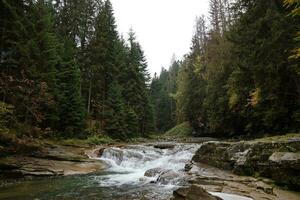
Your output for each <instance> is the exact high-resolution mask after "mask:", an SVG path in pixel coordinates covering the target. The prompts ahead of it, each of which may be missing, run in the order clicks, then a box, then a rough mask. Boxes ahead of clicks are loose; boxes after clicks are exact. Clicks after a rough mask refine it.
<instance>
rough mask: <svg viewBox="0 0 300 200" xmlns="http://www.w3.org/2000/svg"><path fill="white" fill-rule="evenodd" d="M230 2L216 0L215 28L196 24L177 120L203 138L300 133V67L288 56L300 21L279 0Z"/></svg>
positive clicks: (181, 74)
mask: <svg viewBox="0 0 300 200" xmlns="http://www.w3.org/2000/svg"><path fill="white" fill-rule="evenodd" d="M287 2H290V1H287ZM291 2H293V3H292V4H293V5H294V6H295V5H296V4H294V3H295V2H294V1H291ZM226 3H227V1H214V0H212V1H210V23H211V27H212V28H211V29H209V30H207V28H206V26H205V21H204V19H203V18H199V19H198V20H197V23H196V30H195V35H194V37H193V40H192V48H191V52H190V53H189V54H188V56H186V57H185V58H184V60H183V62H182V66H181V69H180V71H179V75H178V81H177V84H178V87H177V88H178V90H177V93H176V103H177V105H176V108H177V111H176V112H177V120H178V122H182V121H185V120H188V121H189V122H190V124H191V126H192V127H193V129H194V130H195V131H196V132H197V133H198V134H199V135H214V136H219V135H223V136H224V135H227V136H228V135H232V134H247V135H258V134H263V133H266V132H267V133H280V132H286V131H295V132H297V131H299V129H300V127H299V124H300V123H299V119H300V118H299V116H300V115H299V108H300V107H299V106H300V102H299V97H300V90H299V88H300V87H299V86H300V76H299V63H298V62H297V61H296V60H289V59H288V58H289V56H290V52H289V49H292V48H293V47H294V46H295V44H296V43H295V41H294V39H293V37H294V35H295V34H296V33H297V31H298V27H299V18H298V17H295V18H292V17H291V16H289V15H288V12H287V10H286V9H285V8H284V7H283V5H282V4H281V3H278V2H277V1H263V0H256V1H250V2H249V1H247V0H240V1H236V2H235V3H234V4H233V5H232V9H229V7H228V6H229V5H227V4H226ZM219 4H220V5H221V4H222V5H225V6H219ZM231 18H232V19H233V20H232V19H231Z"/></svg>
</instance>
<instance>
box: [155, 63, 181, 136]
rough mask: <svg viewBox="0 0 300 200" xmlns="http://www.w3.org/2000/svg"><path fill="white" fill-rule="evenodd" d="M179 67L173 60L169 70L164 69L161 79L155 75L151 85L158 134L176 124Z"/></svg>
mask: <svg viewBox="0 0 300 200" xmlns="http://www.w3.org/2000/svg"><path fill="white" fill-rule="evenodd" d="M179 66H180V63H179V61H177V60H175V58H172V61H171V65H170V67H169V70H165V69H164V68H162V69H161V72H160V75H159V77H157V75H156V74H155V76H154V77H153V79H152V82H151V85H150V94H151V102H152V104H153V108H154V124H155V130H156V131H158V132H164V131H166V130H168V129H170V128H171V127H173V126H174V125H175V124H176V102H175V96H176V95H175V93H176V90H177V84H176V80H177V76H178V71H179Z"/></svg>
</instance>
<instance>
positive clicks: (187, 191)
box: [171, 185, 221, 200]
mask: <svg viewBox="0 0 300 200" xmlns="http://www.w3.org/2000/svg"><path fill="white" fill-rule="evenodd" d="M171 200H221V198H219V197H216V196H213V195H211V194H209V193H208V192H207V191H206V190H204V189H203V188H202V187H201V186H199V185H191V186H189V187H182V188H179V189H177V190H175V191H174V192H173V197H172V198H171Z"/></svg>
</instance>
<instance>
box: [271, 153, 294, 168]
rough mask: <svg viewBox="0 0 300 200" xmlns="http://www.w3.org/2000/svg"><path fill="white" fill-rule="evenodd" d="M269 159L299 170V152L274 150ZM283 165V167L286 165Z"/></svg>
mask: <svg viewBox="0 0 300 200" xmlns="http://www.w3.org/2000/svg"><path fill="white" fill-rule="evenodd" d="M269 161H271V162H274V163H277V164H280V165H287V166H289V165H290V167H294V168H296V169H298V170H300V167H299V164H300V153H291V152H275V153H273V154H272V155H271V156H270V157H269ZM287 166H284V167H287Z"/></svg>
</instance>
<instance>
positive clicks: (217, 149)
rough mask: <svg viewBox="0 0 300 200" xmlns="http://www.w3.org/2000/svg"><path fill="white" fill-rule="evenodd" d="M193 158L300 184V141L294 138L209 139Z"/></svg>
mask: <svg viewBox="0 0 300 200" xmlns="http://www.w3.org/2000/svg"><path fill="white" fill-rule="evenodd" d="M192 160H193V161H195V162H200V163H204V164H208V165H211V166H215V167H218V168H221V169H226V170H232V171H233V172H234V173H236V174H239V175H255V176H257V175H258V176H263V177H268V178H271V179H273V180H275V181H276V182H277V183H280V184H286V185H289V186H292V187H295V186H296V187H299V186H300V142H298V141H294V140H293V141H248V142H206V143H204V144H203V145H202V146H201V147H200V148H199V149H198V150H197V152H196V153H195V155H194V157H193V159H192Z"/></svg>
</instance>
